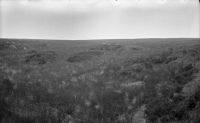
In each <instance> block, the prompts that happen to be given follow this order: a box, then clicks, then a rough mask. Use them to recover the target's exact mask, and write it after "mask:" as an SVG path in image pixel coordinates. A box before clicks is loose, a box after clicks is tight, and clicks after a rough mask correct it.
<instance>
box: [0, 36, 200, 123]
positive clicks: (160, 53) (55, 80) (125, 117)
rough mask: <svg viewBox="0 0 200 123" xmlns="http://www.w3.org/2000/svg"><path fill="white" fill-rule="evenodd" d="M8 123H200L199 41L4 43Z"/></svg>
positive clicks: (2, 114) (0, 114) (3, 99)
mask: <svg viewBox="0 0 200 123" xmlns="http://www.w3.org/2000/svg"><path fill="white" fill-rule="evenodd" d="M0 122H1V123H146V122H147V123H200V40H199V39H149V40H148V39H146V40H145V39H143V40H122V41H120V40H116V41H115V40H107V41H106V40H102V41H98V42H97V41H45V40H44V41H39V40H35V41H34V40H13V39H0Z"/></svg>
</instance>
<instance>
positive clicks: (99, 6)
mask: <svg viewBox="0 0 200 123" xmlns="http://www.w3.org/2000/svg"><path fill="white" fill-rule="evenodd" d="M0 12H1V15H0V16H1V18H0V29H1V30H0V31H1V32H0V37H1V38H2V37H3V38H45V39H107V38H112V39H117V38H199V37H200V34H199V33H200V32H199V28H200V27H199V26H200V24H199V23H200V22H199V21H200V20H199V16H200V8H199V2H198V0H0Z"/></svg>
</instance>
